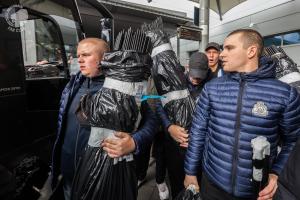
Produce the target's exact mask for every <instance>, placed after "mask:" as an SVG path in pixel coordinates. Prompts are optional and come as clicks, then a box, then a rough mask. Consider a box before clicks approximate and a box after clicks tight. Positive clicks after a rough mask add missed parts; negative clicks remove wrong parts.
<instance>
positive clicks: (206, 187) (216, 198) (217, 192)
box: [200, 173, 252, 200]
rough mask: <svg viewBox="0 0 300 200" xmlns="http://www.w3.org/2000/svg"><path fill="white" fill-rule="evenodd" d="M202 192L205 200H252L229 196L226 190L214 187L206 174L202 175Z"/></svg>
mask: <svg viewBox="0 0 300 200" xmlns="http://www.w3.org/2000/svg"><path fill="white" fill-rule="evenodd" d="M200 190H201V195H202V199H203V200H252V199H246V198H238V197H234V196H232V195H230V194H228V193H227V192H225V191H224V190H222V189H220V188H219V187H217V186H216V185H214V184H213V183H212V182H211V181H210V180H209V179H208V178H207V176H206V175H205V173H203V174H202V179H201V186H200Z"/></svg>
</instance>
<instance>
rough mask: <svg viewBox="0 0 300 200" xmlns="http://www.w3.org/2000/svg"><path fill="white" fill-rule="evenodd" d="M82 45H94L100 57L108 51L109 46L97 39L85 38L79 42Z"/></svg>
mask: <svg viewBox="0 0 300 200" xmlns="http://www.w3.org/2000/svg"><path fill="white" fill-rule="evenodd" d="M83 43H90V44H94V45H95V46H96V48H97V51H98V53H99V56H100V57H102V56H103V54H104V53H106V52H108V51H109V46H108V44H107V42H105V40H102V39H99V38H93V37H90V38H85V39H83V40H81V41H80V42H79V44H83ZM79 44H78V45H79Z"/></svg>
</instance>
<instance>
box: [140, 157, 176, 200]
mask: <svg viewBox="0 0 300 200" xmlns="http://www.w3.org/2000/svg"><path fill="white" fill-rule="evenodd" d="M169 190H170V187H169ZM138 200H160V199H159V195H158V190H157V187H156V182H155V161H154V160H152V158H151V159H150V164H149V168H148V171H147V176H146V182H145V183H144V184H143V185H141V187H140V188H139V191H138ZM169 200H171V198H170V199H169Z"/></svg>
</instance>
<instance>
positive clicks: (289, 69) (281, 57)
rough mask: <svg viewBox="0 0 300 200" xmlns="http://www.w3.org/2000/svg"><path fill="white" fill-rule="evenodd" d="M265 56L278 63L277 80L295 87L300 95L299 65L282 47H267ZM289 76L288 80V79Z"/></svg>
mask: <svg viewBox="0 0 300 200" xmlns="http://www.w3.org/2000/svg"><path fill="white" fill-rule="evenodd" d="M263 55H264V56H267V57H271V58H272V59H273V60H274V61H275V62H276V63H277V65H276V78H277V79H279V80H281V81H283V82H287V81H288V84H289V85H291V86H292V87H295V88H296V89H297V91H298V92H299V93H300V71H299V69H298V67H297V64H296V63H295V62H294V61H293V60H292V59H291V58H290V57H289V56H288V55H287V54H286V53H285V52H284V50H283V49H282V48H281V47H276V46H274V45H272V46H269V47H266V48H265V51H264V53H263ZM287 76H288V78H286V77H287Z"/></svg>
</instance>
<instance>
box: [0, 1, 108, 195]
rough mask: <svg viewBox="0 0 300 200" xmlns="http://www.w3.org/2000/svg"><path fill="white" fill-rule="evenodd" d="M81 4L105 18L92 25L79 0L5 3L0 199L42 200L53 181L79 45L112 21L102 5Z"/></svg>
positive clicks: (0, 4)
mask: <svg viewBox="0 0 300 200" xmlns="http://www.w3.org/2000/svg"><path fill="white" fill-rule="evenodd" d="M80 4H85V5H86V6H88V7H89V8H91V9H93V10H94V11H95V12H97V13H98V15H97V17H99V19H97V20H96V21H95V22H91V21H90V22H89V21H88V19H87V17H86V16H83V15H81V13H80V8H78V2H77V1H75V0H1V1H0V112H1V114H0V115H1V117H0V199H3V200H5V199H37V198H38V197H39V192H38V191H39V189H40V188H41V187H42V185H43V183H44V181H45V180H46V178H47V176H48V172H49V166H50V161H51V149H52V146H53V142H54V139H55V133H56V128H57V116H58V108H59V100H60V96H61V92H62V90H63V88H64V86H65V84H66V83H67V82H68V80H69V77H70V76H71V75H72V74H75V73H76V72H77V71H78V70H79V67H78V64H77V60H76V46H77V43H78V41H79V40H80V39H82V38H84V37H85V36H89V35H90V36H97V35H99V36H100V32H101V30H100V21H99V20H100V19H101V18H110V19H112V16H111V14H110V13H109V12H108V11H107V10H106V9H105V8H104V7H102V6H101V4H99V3H97V1H94V0H84V1H83V0H82V1H80ZM94 16H95V15H94ZM111 21H112V20H111ZM88 22H89V23H91V24H94V26H93V27H92V28H91V26H90V25H88V24H86V23H88ZM98 25H99V29H98ZM85 29H86V30H85ZM89 29H90V30H89ZM98 33H99V34H98ZM111 34H112V31H111Z"/></svg>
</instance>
